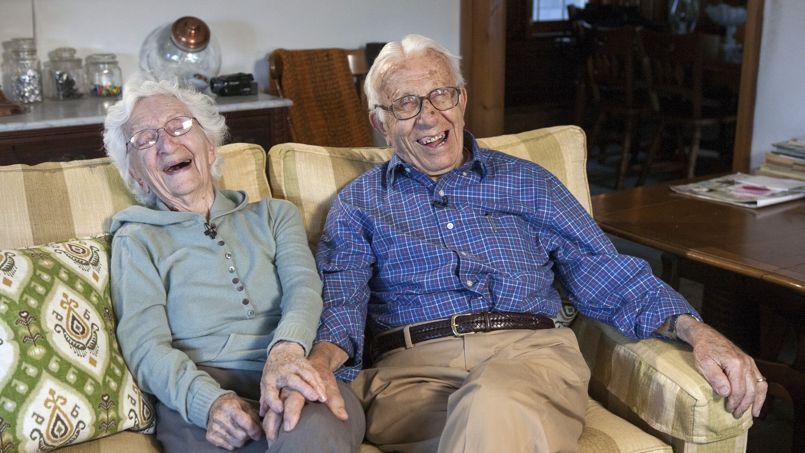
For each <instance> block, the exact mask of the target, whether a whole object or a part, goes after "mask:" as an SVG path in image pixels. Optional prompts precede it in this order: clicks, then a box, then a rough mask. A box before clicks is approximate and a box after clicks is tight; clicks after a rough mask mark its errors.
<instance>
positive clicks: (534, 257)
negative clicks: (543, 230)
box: [463, 205, 547, 274]
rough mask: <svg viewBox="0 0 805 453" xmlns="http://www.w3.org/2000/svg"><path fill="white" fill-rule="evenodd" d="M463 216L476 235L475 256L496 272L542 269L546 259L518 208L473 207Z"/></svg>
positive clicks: (473, 239) (514, 272)
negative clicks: (483, 257)
mask: <svg viewBox="0 0 805 453" xmlns="http://www.w3.org/2000/svg"><path fill="white" fill-rule="evenodd" d="M463 216H464V217H465V221H466V222H469V223H470V224H471V225H472V226H473V229H475V230H476V231H477V232H478V234H476V235H474V237H473V238H472V239H471V241H472V242H473V248H474V249H475V250H477V253H479V254H481V255H483V256H485V257H486V259H487V261H488V263H489V264H490V265H492V266H494V267H495V268H496V269H498V270H499V271H504V272H507V273H511V274H517V273H521V272H527V271H531V270H534V269H535V268H538V267H541V266H543V265H545V263H546V261H547V255H546V254H545V253H542V252H541V248H540V244H539V241H538V232H537V231H535V230H534V228H532V226H531V225H530V224H529V222H528V219H527V216H526V215H525V214H524V213H522V212H518V209H517V206H516V205H515V206H514V207H513V208H511V207H510V208H506V209H502V208H500V207H496V206H473V207H470V208H466V209H464V213H463Z"/></svg>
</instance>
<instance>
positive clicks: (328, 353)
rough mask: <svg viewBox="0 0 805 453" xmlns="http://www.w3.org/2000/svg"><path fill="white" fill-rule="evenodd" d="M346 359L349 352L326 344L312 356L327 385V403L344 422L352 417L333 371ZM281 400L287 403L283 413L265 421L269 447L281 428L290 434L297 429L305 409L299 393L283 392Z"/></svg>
mask: <svg viewBox="0 0 805 453" xmlns="http://www.w3.org/2000/svg"><path fill="white" fill-rule="evenodd" d="M346 359H347V354H346V352H344V351H343V350H342V349H341V348H339V347H338V346H336V345H334V344H331V343H326V342H321V343H317V344H316V345H315V346H314V347H313V350H312V351H311V353H310V364H311V366H312V367H313V368H314V369H315V370H316V373H317V374H318V375H319V377H320V378H321V380H322V382H323V383H324V388H325V394H326V399H325V400H324V404H326V405H327V407H328V408H329V409H330V412H332V413H333V415H335V416H336V418H338V419H339V420H343V421H345V420H347V419H348V418H349V417H348V416H347V410H346V408H345V405H344V398H343V397H342V396H341V390H339V388H338V384H337V382H336V380H335V375H333V370H334V369H338V368H339V367H340V366H341V364H343V363H344V362H345V361H346ZM281 398H282V400H283V402H284V403H283V410H282V411H274V410H273V409H272V410H270V411H268V413H267V414H266V415H265V418H263V430H264V431H265V434H266V438H267V439H268V442H269V445H270V444H271V442H273V441H275V440H276V439H277V435H278V434H279V427H280V425H282V429H283V431H291V430H292V429H294V428H295V427H296V424H297V423H298V422H299V417H300V416H301V414H302V408H304V406H305V396H304V395H302V394H301V393H300V392H298V391H295V390H290V389H287V388H286V389H283V391H282V394H281Z"/></svg>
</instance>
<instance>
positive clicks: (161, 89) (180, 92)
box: [103, 73, 227, 207]
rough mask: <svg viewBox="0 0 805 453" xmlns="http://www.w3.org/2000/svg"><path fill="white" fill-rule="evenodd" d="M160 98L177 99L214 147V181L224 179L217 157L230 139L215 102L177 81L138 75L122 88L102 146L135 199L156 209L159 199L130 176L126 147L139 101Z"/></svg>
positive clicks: (109, 114) (111, 110)
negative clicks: (129, 122) (131, 122)
mask: <svg viewBox="0 0 805 453" xmlns="http://www.w3.org/2000/svg"><path fill="white" fill-rule="evenodd" d="M158 95H166V96H173V97H174V98H176V99H178V100H179V101H180V102H181V103H183V104H184V105H185V106H187V109H188V111H189V112H190V114H191V115H192V116H193V117H194V118H195V119H196V122H197V123H198V125H199V126H201V128H202V129H203V131H204V133H205V134H206V135H207V138H208V139H209V140H210V142H211V143H212V144H213V146H214V147H215V160H213V162H212V164H211V168H210V172H211V173H212V176H213V178H214V179H218V178H219V177H220V176H221V158H220V157H219V156H218V147H219V146H221V145H222V144H223V142H224V139H225V138H226V135H227V128H226V124H225V122H224V117H223V116H222V115H221V114H220V113H218V108H217V107H216V106H215V102H214V101H213V100H212V99H211V98H210V97H209V96H207V95H206V94H203V93H199V92H198V91H195V90H192V89H187V88H181V87H179V84H178V82H177V81H176V80H159V81H157V80H154V79H153V78H151V77H150V76H148V75H146V74H144V73H137V74H134V75H133V76H132V77H131V78H129V80H128V81H127V82H126V84H125V85H124V87H123V97H122V99H120V100H119V101H117V102H116V103H115V104H114V105H113V106H111V107H109V111H108V112H107V114H106V119H105V120H104V122H103V127H104V131H103V145H104V147H105V148H106V154H107V155H108V156H109V157H111V158H112V162H113V163H114V164H115V166H116V167H117V170H118V171H119V172H120V176H121V177H122V178H123V181H124V182H125V183H126V186H127V187H128V188H129V191H131V193H132V194H133V195H134V198H136V199H137V201H138V202H140V203H142V204H143V205H145V206H149V207H154V206H156V202H157V197H156V195H155V194H154V193H153V191H149V192H146V191H145V190H143V189H142V188H141V187H140V185H139V184H138V183H137V181H135V180H134V178H133V177H132V176H131V174H130V173H129V168H130V162H129V150H128V147H127V144H128V141H129V137H128V136H127V134H126V124H127V123H128V121H129V119H131V113H132V111H133V110H134V106H135V105H136V104H137V102H138V101H139V100H140V99H144V98H147V97H150V96H158ZM154 146H156V145H154ZM137 151H138V150H136V149H132V150H131V152H137Z"/></svg>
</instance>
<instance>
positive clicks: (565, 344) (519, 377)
mask: <svg viewBox="0 0 805 453" xmlns="http://www.w3.org/2000/svg"><path fill="white" fill-rule="evenodd" d="M589 379H590V371H589V369H588V368H587V365H586V364H585V362H584V359H583V358H582V356H581V353H580V352H579V346H578V342H577V341H576V336H575V334H574V333H573V331H572V330H570V329H567V328H557V329H544V330H505V331H497V332H488V333H477V334H470V335H467V336H464V337H461V338H456V337H446V338H440V339H437V340H431V341H427V342H423V343H419V344H416V345H414V346H413V347H412V348H409V349H402V348H401V349H397V350H394V351H390V352H388V353H386V354H384V355H382V356H381V357H380V359H379V360H378V361H377V363H375V368H370V369H366V370H363V371H362V372H361V373H360V374H359V375H358V378H357V379H356V380H355V381H353V383H352V389H353V390H354V391H355V393H356V394H357V395H358V398H359V399H360V400H361V403H362V404H363V407H364V410H366V439H367V440H368V441H369V442H372V443H373V444H375V445H377V446H378V447H380V448H381V449H382V450H384V451H400V452H434V451H437V450H438V451H439V452H511V453H515V452H537V451H538V452H554V451H556V452H558V451H562V452H565V451H575V450H576V449H577V443H578V439H579V437H580V436H581V431H582V428H583V427H584V413H585V409H586V404H587V383H588V381H589Z"/></svg>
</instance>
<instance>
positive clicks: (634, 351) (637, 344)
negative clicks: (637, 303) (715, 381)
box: [573, 318, 752, 451]
mask: <svg viewBox="0 0 805 453" xmlns="http://www.w3.org/2000/svg"><path fill="white" fill-rule="evenodd" d="M573 330H574V331H575V332H576V337H577V338H578V340H579V347H580V349H581V352H582V354H583V355H584V358H585V360H586V361H587V365H588V366H589V367H590V371H591V377H590V396H592V397H593V398H595V399H597V400H599V401H601V402H602V403H603V404H604V405H606V406H607V408H609V410H611V411H613V412H614V413H616V414H617V415H619V416H621V417H623V418H625V419H627V420H629V421H631V422H635V423H640V424H641V427H643V428H645V429H648V430H651V431H653V432H658V433H663V436H665V437H664V438H667V439H668V440H669V441H670V440H671V438H673V439H679V440H681V441H683V442H689V443H696V444H710V445H716V443H718V442H722V441H726V442H725V443H724V445H733V443H735V442H740V440H737V441H734V440H733V439H736V438H739V437H740V436H741V435H742V434H744V433H746V431H747V430H748V429H749V427H750V426H752V415H751V413H750V411H746V412H745V413H744V414H743V415H742V416H741V417H740V418H739V419H737V420H736V419H735V418H733V416H732V414H731V413H730V412H728V411H727V410H726V409H725V407H724V399H723V398H722V397H720V396H718V395H717V394H716V393H715V392H714V391H713V389H712V388H711V386H710V384H708V383H707V381H706V380H705V379H704V377H703V376H702V375H701V374H699V372H698V371H696V367H695V365H694V361H693V352H692V351H691V349H690V347H689V346H687V345H684V344H682V343H678V342H669V341H664V340H659V339H646V340H642V341H634V340H629V339H628V338H626V337H624V336H623V335H621V334H620V333H618V332H617V331H616V330H615V329H613V328H611V327H609V326H606V325H603V324H601V323H600V322H596V321H592V320H590V319H586V318H579V319H578V320H577V321H576V322H575V323H574V324H573ZM637 388H639V389H641V391H639V392H638V391H635V389H637ZM743 441H744V442H745V438H744V439H743ZM725 451H726V450H725Z"/></svg>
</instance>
